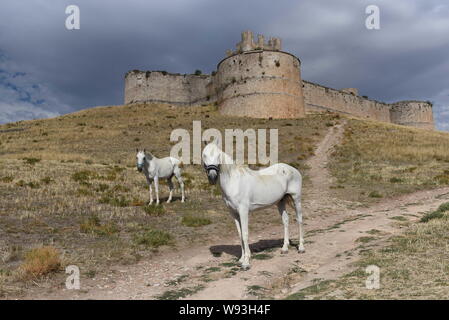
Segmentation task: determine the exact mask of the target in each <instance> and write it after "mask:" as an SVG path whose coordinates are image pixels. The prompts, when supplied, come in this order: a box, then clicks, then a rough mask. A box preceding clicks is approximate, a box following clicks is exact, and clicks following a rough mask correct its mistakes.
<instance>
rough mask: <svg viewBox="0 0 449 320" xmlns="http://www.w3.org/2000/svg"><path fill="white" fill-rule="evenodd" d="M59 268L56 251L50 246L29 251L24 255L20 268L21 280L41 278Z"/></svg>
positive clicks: (59, 262)
mask: <svg viewBox="0 0 449 320" xmlns="http://www.w3.org/2000/svg"><path fill="white" fill-rule="evenodd" d="M60 266H61V258H60V254H59V252H58V250H57V249H56V248H54V247H51V246H44V247H41V248H35V249H31V250H30V251H29V252H27V253H26V255H25V261H24V262H23V263H22V265H21V266H20V271H21V272H22V274H21V277H22V279H34V278H39V277H42V276H44V275H46V274H48V273H50V272H53V271H57V270H58V269H59V267H60Z"/></svg>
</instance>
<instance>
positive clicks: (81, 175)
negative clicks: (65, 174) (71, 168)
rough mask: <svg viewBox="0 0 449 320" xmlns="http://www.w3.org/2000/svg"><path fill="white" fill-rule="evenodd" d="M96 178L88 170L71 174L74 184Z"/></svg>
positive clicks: (95, 175)
mask: <svg viewBox="0 0 449 320" xmlns="http://www.w3.org/2000/svg"><path fill="white" fill-rule="evenodd" d="M95 177H97V174H96V173H95V172H93V171H89V170H81V171H77V172H75V173H74V174H72V179H73V180H74V181H76V182H80V183H81V182H87V181H89V180H90V179H92V178H95Z"/></svg>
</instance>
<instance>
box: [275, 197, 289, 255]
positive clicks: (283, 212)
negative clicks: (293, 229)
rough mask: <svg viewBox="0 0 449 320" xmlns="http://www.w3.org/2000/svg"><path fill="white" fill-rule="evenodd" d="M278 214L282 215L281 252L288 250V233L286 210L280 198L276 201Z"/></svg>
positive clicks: (283, 201)
mask: <svg viewBox="0 0 449 320" xmlns="http://www.w3.org/2000/svg"><path fill="white" fill-rule="evenodd" d="M278 210H279V214H280V215H281V217H282V223H283V224H284V245H283V246H282V249H281V253H287V252H288V246H289V245H290V240H289V235H288V212H287V210H286V209H285V200H284V199H282V200H281V201H279V203H278Z"/></svg>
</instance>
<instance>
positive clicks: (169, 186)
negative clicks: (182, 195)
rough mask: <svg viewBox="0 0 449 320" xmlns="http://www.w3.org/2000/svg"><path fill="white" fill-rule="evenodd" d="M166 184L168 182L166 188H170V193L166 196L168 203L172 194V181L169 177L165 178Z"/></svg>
mask: <svg viewBox="0 0 449 320" xmlns="http://www.w3.org/2000/svg"><path fill="white" fill-rule="evenodd" d="M167 184H168V189H169V190H170V195H169V196H168V200H167V203H170V201H171V198H172V196H173V181H172V180H171V178H168V179H167Z"/></svg>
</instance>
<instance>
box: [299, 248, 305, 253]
mask: <svg viewBox="0 0 449 320" xmlns="http://www.w3.org/2000/svg"><path fill="white" fill-rule="evenodd" d="M304 252H306V249H304V248H299V249H298V253H304Z"/></svg>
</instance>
